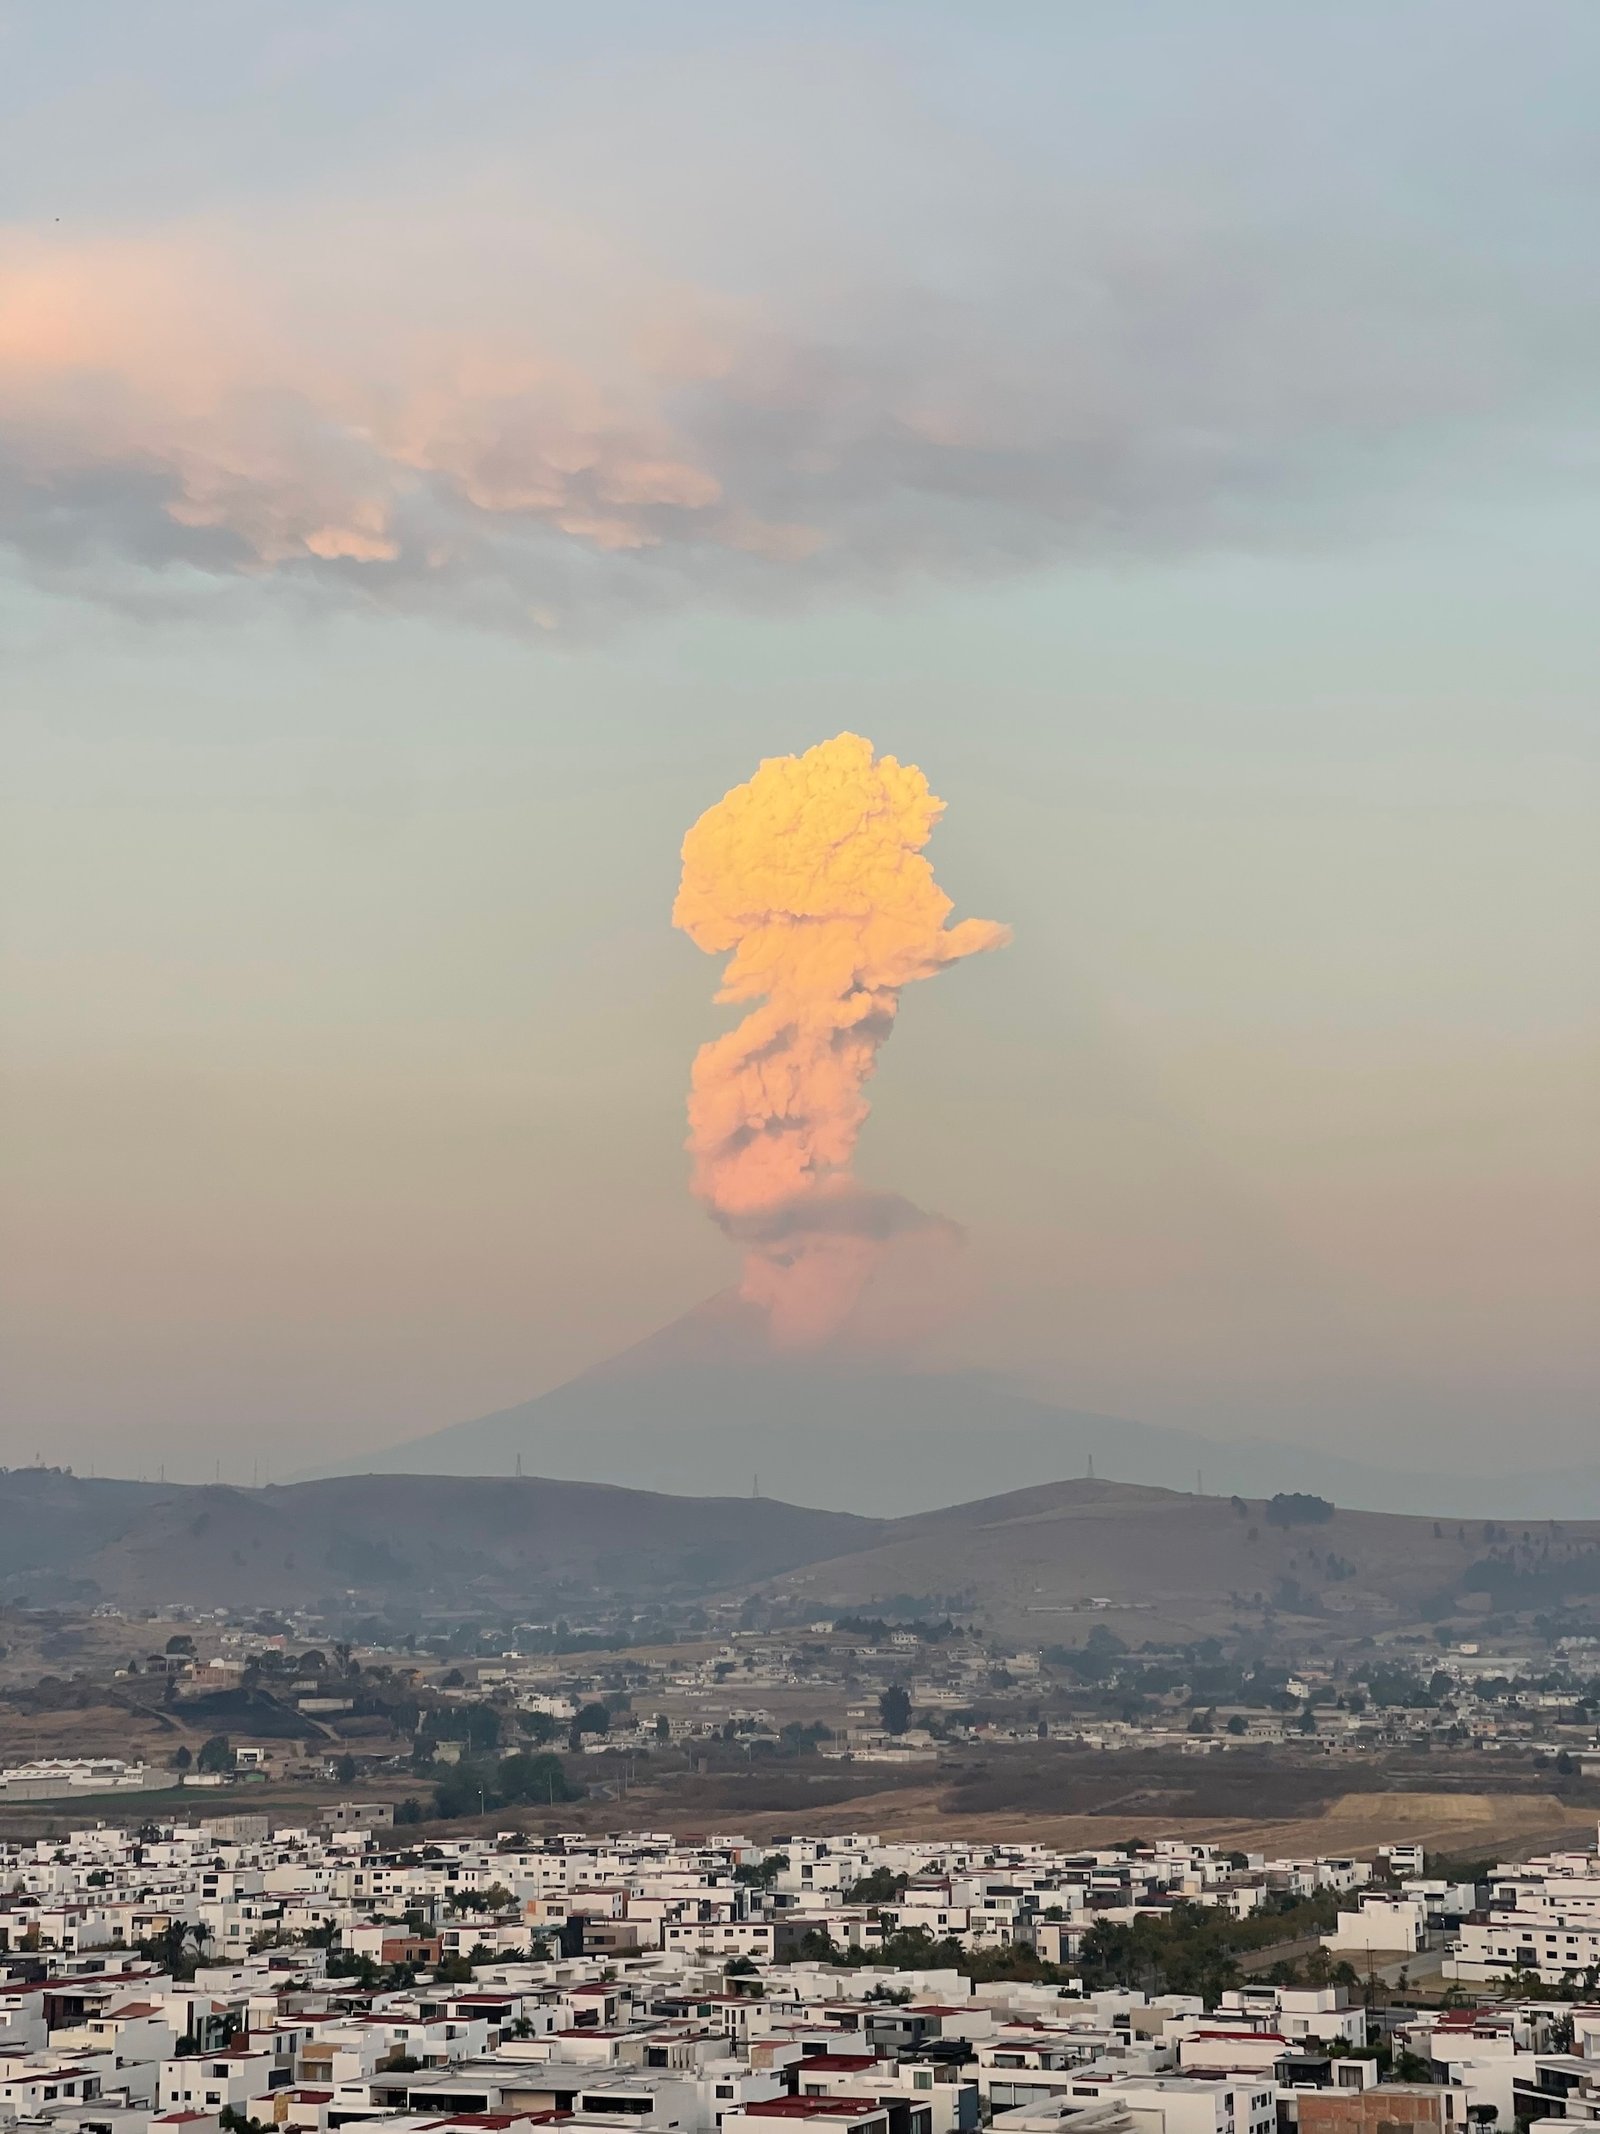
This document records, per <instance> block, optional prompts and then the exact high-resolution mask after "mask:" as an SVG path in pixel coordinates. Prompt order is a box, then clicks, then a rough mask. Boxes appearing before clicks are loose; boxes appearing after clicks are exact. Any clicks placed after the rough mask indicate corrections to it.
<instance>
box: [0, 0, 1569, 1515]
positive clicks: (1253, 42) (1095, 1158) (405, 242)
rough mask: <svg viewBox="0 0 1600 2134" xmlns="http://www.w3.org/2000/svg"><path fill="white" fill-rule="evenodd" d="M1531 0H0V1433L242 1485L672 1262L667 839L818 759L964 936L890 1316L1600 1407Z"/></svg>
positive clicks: (1268, 1433) (1348, 1410)
mask: <svg viewBox="0 0 1600 2134" xmlns="http://www.w3.org/2000/svg"><path fill="white" fill-rule="evenodd" d="M1597 60H1600V16H1597V15H1596V13H1595V12H1594V10H1593V9H1592V8H1590V7H1589V6H1587V5H1585V4H1584V0H1570V4H1559V0H1529V4H1527V5H1524V6H1521V7H1518V8H1515V9H1511V8H1506V7H1504V6H1502V5H1493V6H1489V5H1480V4H1478V0H1438V4H1425V0H1400V4H1398V5H1396V4H1393V0H1390V4H1386V5H1383V6H1376V5H1363V4H1360V0H1356V4H1352V5H1348V6H1345V7H1341V8H1339V9H1337V10H1334V9H1324V10H1312V9H1298V8H1296V9H1285V8H1282V7H1278V6H1271V5H1266V4H1262V5H1249V4H1242V0H1218V4H1216V5H1213V6H1210V7H1207V8H1203V9H1198V8H1194V7H1192V6H1189V5H1186V4H1182V0H1178V4H1162V0H1150V4H1145V5H1140V6H1138V7H1128V6H1127V5H1126V4H1125V0H1104V4H1098V0H1074V4H1072V5H1068V6H1061V5H1055V4H1052V5H1045V4H1038V5H1021V4H1006V0H998V4H996V5H993V6H990V7H987V8H984V9H981V10H980V9H973V8H968V7H954V6H943V5H940V4H937V0H917V4H914V5H913V4H904V5H902V4H897V0H855V4H853V5H850V6H842V5H836V4H829V0H811V4H808V5H804V6H801V5H798V4H788V0H770V4H759V5H756V6H753V7H752V6H750V5H748V4H745V5H742V6H737V7H735V6H733V5H726V6H724V5H720V4H713V0H681V4H679V5H677V6H675V7H672V8H663V7H660V6H654V5H626V4H622V0H616V4H610V0H594V4H593V5H590V6H588V7H585V8H581V9H573V8H557V7H554V6H546V5H542V4H539V0H519V4H516V5H512V4H510V0H505V4H498V0H475V4H474V0H466V4H464V5H462V6H460V7H458V8H456V9H453V10H451V11H450V12H449V14H448V16H446V15H445V14H444V13H442V12H441V11H440V10H439V9H437V8H436V7H432V6H423V5H414V4H411V0H381V4H379V0H355V4H346V0H317V4H316V5H301V4H298V0H271V4H267V0H261V4H254V0H238V4H235V5H230V6H228V7H226V8H218V7H216V6H215V5H213V4H210V0H205V4H202V0H192V4H180V0H151V4H150V5H147V6H144V7H141V8H138V9H129V8H127V7H125V6H122V5H119V4H116V0H57V4H56V5H54V6H52V7H50V8H48V9H45V8H37V7H29V6H26V5H9V6H8V5H5V4H3V0H0V1076H3V1085H4V1086H3V1090H0V1171H3V1176H0V1344H3V1381H0V1461H9V1462H11V1463H13V1464H17V1463H22V1462H26V1461H30V1460H33V1459H35V1458H44V1459H47V1460H52V1461H70V1462H72V1463H73V1464H75V1465H76V1466H77V1467H78V1468H80V1469H88V1468H91V1467H93V1468H95V1469H97V1471H100V1472H121V1473H129V1474H134V1473H146V1474H154V1473H156V1472H158V1471H162V1470H164V1471H165V1472H167V1473H168V1474H169V1475H173V1476H177V1475H183V1476H195V1477H198V1476H206V1475H210V1474H213V1473H220V1474H221V1475H223V1476H224V1477H225V1478H229V1479H233V1480H248V1479H250V1478H251V1476H252V1475H258V1476H264V1475H268V1474H272V1475H278V1476H281V1475H284V1474H287V1473H289V1472H292V1471H294V1470H295V1469H296V1468H298V1467H300V1466H304V1465H306V1464H308V1463H310V1462H313V1461H323V1462H325V1461H327V1460H328V1459H330V1458H332V1457H343V1456H346V1455H348V1454H351V1453H354V1452H356V1451H358V1450H360V1449H362V1448H365V1447H379V1446H384V1445H387V1444H390V1443H392V1442H394V1441H395V1440H397V1439H401V1438H405V1437H409V1436H413V1435H416V1434H419V1433H420V1432H422V1431H425V1430H427V1429H430V1428H433V1427H437V1426H442V1425H444V1424H447V1423H450V1422H454V1421H457V1420H460V1419H462V1418H464V1417H467V1416H470V1415H473V1414H477V1413H481V1412H485V1411H488V1410H491V1409H494V1408H497V1407H502V1406H505V1405H507V1404H509V1403H511V1402H514V1401H517V1400H520V1399H524V1398H526V1397H528V1396H529V1395H531V1394H533V1393H536V1392H538V1391H540V1390H542V1389H543V1388H545V1387H547V1386H550V1385H553V1384H555V1383H557V1382H559V1381H560V1380H561V1379H562V1378H564V1377H566V1376H567V1375H569V1374H570V1373H571V1372H573V1371H575V1370H579V1369H581V1368H583V1367H584V1366H586V1365H587V1364H589V1363H592V1362H594V1361H596V1360H598V1359H600V1358H603V1357H605V1356H606V1355H608V1354H610V1353H611V1352H613V1351H614V1350H616V1349H618V1348H619V1347H621V1346H623V1345H625V1344H626V1343H628V1342H630V1341H633V1340H636V1339H638V1338H639V1337H641V1336H642V1335H644V1334H646V1333H648V1332H649V1331H650V1330H651V1329H652V1328H654V1327H656V1326H658V1325H661V1324H663V1323H664V1322H666V1321H668V1320H670V1319H671V1318H672V1317H673V1316H674V1315H675V1314H677V1313H679V1312H681V1311H683V1310H685V1309H687V1308H689V1307H690V1306H692V1305H693V1304H694V1303H696V1302H697V1301H698V1300H700V1299H701V1298H703V1297H705V1296H706V1295H708V1294H710V1293H711V1292H713V1291H715V1290H716V1289H718V1288H719V1287H721V1286H723V1285H724V1284H726V1283H727V1282H728V1281H729V1280H731V1279H733V1277H734V1273H735V1267H736V1256H735V1254H734V1252H733V1251H732V1249H731V1247H730V1245H729V1242H728V1240H727V1239H726V1238H725V1237H724V1236H722V1235H721V1234H720V1233H719V1231H718V1230H717V1228H716V1227H715V1226H714V1225H713V1224H711V1223H710V1222H708V1221H707V1220H706V1218H705V1215H704V1212H703V1211H702V1210H701V1209H700V1208H698V1207H697V1206H696V1205H695V1203H694V1201H693V1200H692V1199H691V1197H690V1195H689V1192H688V1190H687V1186H688V1160H687V1158H686V1156H685V1153H684V1149H683V1140H684V1133H685V1121H684V1102H685V1095H686V1090H687V1085H688V1076H689V1067H690V1062H691V1060H692V1057H693V1055H694V1052H695V1049H696V1047H697V1045H698V1044H700V1043H701V1042H702V1041H703V1040H704V1039H706V1038H708V1037H710V1036H714V1035H715V1034H716V1033H717V1032H718V1031H719V1030H722V1029H725V1028H726V1027H727V1026H728V1014H727V1011H726V1010H724V1009H719V1008H717V1007H715V1006H714V1005H713V1002H712V993H713V990H714V986H715V982H716V970H715V966H714V964H713V963H711V962H710V961H708V960H707V958H706V957H704V956H703V955H702V954H701V953H700V952H699V951H698V950H697V949H696V948H695V947H694V945H693V944H692V942H690V941H689V940H687V939H686V938H684V936H683V935H682V934H681V933H676V932H674V931H673V928H672V926H671V923H670V914H671V909H672V903H673V897H674V892H675V889H676V885H677V879H678V864H679V861H678V854H679V846H680V843H681V841H682V838H683V835H684V833H685V831H686V830H687V829H688V827H689V825H690V824H691V823H692V822H694V821H695V819H696V818H697V817H698V816H699V815H700V814H701V813H702V812H703V811H704V810H705V809H706V808H708V807H709V806H711V805H712V804H713V803H714V802H716V801H717V800H718V798H719V797H720V796H721V795H722V794H723V793H724V792H725V791H726V790H727V789H728V788H729V787H730V786H732V785H735V784H737V783H738V782H740V781H742V780H744V779H746V778H748V777H749V776H750V775H751V774H752V773H753V772H754V770H755V769H756V766H757V764H758V763H759V762H760V761H761V760H762V759H763V758H765V757H769V756H774V755H782V754H786V753H789V752H792V751H799V750H803V749H805V748H808V747H810V746H811V745H812V744H814V743H816V742H818V741H821V740H824V739H826V738H828V737H829V736H831V735H833V734H836V733H838V732H839V731H841V730H843V729H846V728H848V729H852V730H854V731H856V732H858V733H861V734H864V735H867V736H869V737H870V738H871V739H872V740H873V741H874V742H875V743H876V744H877V745H878V746H879V748H880V749H883V750H886V751H891V752H893V753H894V754H896V755H897V756H899V757H901V758H902V759H903V760H905V761H908V762H912V763H915V764H918V765H920V766H921V767H922V769H923V770H924V771H925V772H926V774H927V777H928V779H929V781H930V782H931V784H932V786H933V789H934V791H935V792H936V793H938V794H939V795H940V796H941V797H942V798H943V799H944V800H945V801H946V802H947V804H948V812H947V814H946V816H945V818H944V820H943V822H942V823H941V825H940V827H939V828H938V830H937V831H936V833H935V836H934V840H933V844H932V846H931V848H930V857H931V858H932V860H933V862H934V866H935V870H936V873H937V875H938V878H939V881H940V883H941V885H942V886H943V888H944V889H945V890H946V891H947V893H948V894H949V895H950V896H951V897H952V898H953V899H954V903H955V909H956V915H957V917H958V918H962V917H966V916H969V915H972V914H978V915H981V916H983V917H984V918H986V919H994V920H996V921H999V922H1003V923H1005V924H1008V925H1009V926H1010V927H1011V929H1012V930H1013V935H1014V939H1013V940H1012V942H1011V945H1010V946H1009V947H1007V948H1006V949H1005V951H1004V953H1003V954H998V955H993V956H982V957H977V958H974V959H973V960H972V961H971V962H970V963H969V964H966V965H964V966H963V967H961V968H959V969H956V970H951V971H949V972H947V973H945V974H943V975H942V976H941V977H940V979H939V982H938V983H937V984H931V985H926V986H916V987H912V988H911V989H909V991H908V992H907V994H906V997H905V999H904V1002H903V1004H902V1008H901V1013H900V1019H899V1025H898V1028H897V1029H896V1032H895V1035H894V1037H893V1041H892V1043H890V1044H889V1045H887V1046H886V1047H885V1048H884V1051H883V1055H882V1058H881V1062H880V1064H879V1067H878V1071H877V1075H876V1078H875V1080H874V1082H873V1084H872V1088H871V1096H872V1102H873V1112H872V1116H871V1118H870V1120H869V1122H868V1123H867V1126H866V1128H865V1131H864V1132H863V1134H862V1136H861V1141H860V1147H859V1152H858V1166H857V1167H858V1171H859V1174H860V1176H861V1177H862V1179H863V1180H865V1181H867V1182H868V1183H869V1184H870V1185H871V1187H872V1188H873V1189H874V1190H879V1191H882V1192H884V1193H892V1194H900V1195H904V1196H906V1197H907V1198H908V1199H910V1200H912V1201H914V1202H915V1203H916V1204H917V1205H918V1206H921V1207H925V1208H931V1209H935V1210H937V1211H938V1212H939V1213H940V1214H941V1215H942V1216H944V1217H948V1218H949V1219H950V1220H951V1221H952V1222H953V1223H956V1224H959V1225H960V1226H961V1229H962V1231H963V1233H964V1238H965V1242H964V1245H963V1248H962V1252H961V1256H960V1257H961V1278H960V1284H959V1288H960V1303H959V1308H956V1309H952V1311H951V1313H950V1315H949V1321H948V1324H946V1325H945V1326H944V1327H943V1328H942V1330H941V1332H940V1333H939V1335H938V1337H937V1338H936V1339H935V1338H932V1337H930V1338H929V1340H928V1342H927V1347H926V1355H925V1356H924V1357H922V1358H920V1359H919V1360H925V1361H928V1362H933V1363H937V1362H941V1361H957V1360H961V1361H971V1362H978V1363H982V1364H987V1365H991V1366H994V1367H997V1368H1001V1369H1005V1370H1008V1371H1013V1372H1016V1373H1018V1374H1020V1375H1021V1376H1023V1377H1025V1378H1026V1379H1027V1380H1028V1381H1029V1382H1030V1383H1034V1384H1037V1385H1039V1386H1042V1387H1045V1388H1048V1389H1049V1390H1051V1391H1052V1392H1054V1393H1057V1394H1059V1395H1060V1396H1061V1397H1062V1398H1063V1399H1067V1400H1069V1401H1071V1402H1072V1404H1074V1405H1076V1406H1079V1407H1084V1408H1093V1409H1097V1410H1099V1411H1102V1412H1106V1413H1112V1414H1127V1415H1137V1416H1140V1417H1143V1418H1145V1419H1147V1420H1150V1421H1157V1422H1166V1423H1173V1424H1178V1425H1184V1426H1189V1427H1193V1428H1196V1429H1201V1430H1204V1431H1205V1432H1207V1433H1209V1434H1211V1435H1214V1436H1222V1437H1253V1436H1265V1437H1270V1438H1274V1439H1278V1440H1282V1441H1306V1440H1309V1439H1311V1438H1313V1437H1316V1436H1318V1435H1328V1434H1331V1435H1332V1436H1333V1437H1334V1438H1335V1439H1336V1440H1337V1442H1338V1444H1339V1446H1340V1448H1341V1449H1342V1450H1345V1451H1348V1452H1351V1453H1356V1454H1359V1455H1361V1456H1363V1457H1367V1458H1373V1459H1378V1460H1389V1461H1391V1462H1393V1463H1394V1464H1395V1465H1398V1466H1407V1467H1416V1466H1418V1465H1419V1464H1421V1463H1424V1462H1426V1461H1429V1460H1444V1461H1454V1462H1459V1463H1461V1464H1462V1465H1464V1466H1467V1467H1471V1468H1476V1469H1482V1470H1486V1471H1492V1470H1495V1469H1500V1468H1506V1467H1511V1466H1527V1465H1530V1464H1531V1465H1548V1466H1556V1465H1560V1464H1564V1463H1567V1462H1571V1461H1576V1460H1581V1459H1587V1458H1588V1457H1589V1456H1590V1455H1591V1453H1592V1450H1593V1447H1594V1444H1595V1437H1596V1424H1597V1422H1600V1312H1597V1311H1596V1309H1595V1299H1596V1296H1597V1293H1600V1192H1597V1188H1600V983H1597V974H1600V836H1597V835H1596V827H1597V803H1600V707H1597V664H1600V663H1597V658H1596V650H1595V633H1594V627H1593V609H1594V594H1593V557H1594V556H1595V554H1596V553H1597V552H1600V495H1597V484H1596V474H1597V469H1600V426H1597V415H1600V366H1597V364H1596V361H1595V347H1596V326H1597V323H1600V319H1597V314H1600V299H1597V295H1596V291H1597V289H1600V278H1597V274H1596V268H1597V266H1600V221H1597V219H1596V217H1595V216H1594V213H1593V200H1594V196H1595V181H1596V178H1597V176H1600V129H1597V127H1596V124H1595V119H1594V108H1593V95H1592V82H1593V79H1594V67H1595V63H1596V61H1597Z"/></svg>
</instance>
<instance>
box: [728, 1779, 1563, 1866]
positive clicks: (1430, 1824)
mask: <svg viewBox="0 0 1600 2134" xmlns="http://www.w3.org/2000/svg"><path fill="white" fill-rule="evenodd" d="M942 1798H943V1795H942V1791H941V1789H939V1788H936V1787H933V1786H928V1787H924V1788H911V1787H906V1788H904V1789H902V1790H901V1791H899V1792H897V1793H893V1794H882V1793H879V1794H869V1795H866V1796H865V1797H863V1798H861V1799H860V1800H858V1801H855V1802H850V1801H841V1802H835V1803H834V1804H833V1805H832V1806H830V1807H829V1809H828V1810H827V1811H826V1813H825V1814H824V1815H823V1816H821V1817H818V1818H815V1819H813V1820H810V1821H808V1823H807V1826H806V1827H807V1828H819V1829H833V1830H841V1831H842V1830H871V1831H876V1832H878V1833H879V1834H880V1835H882V1836H884V1837H903V1838H955V1837H961V1838H1012V1839H1023V1840H1027V1841H1029V1842H1031V1843H1034V1844H1045V1845H1060V1846H1064V1847H1072V1846H1100V1845H1106V1844H1108V1843H1110V1842H1112V1841H1113V1840H1114V1839H1116V1838H1141V1837H1143V1838H1157V1837H1169V1838H1171V1837H1186V1838H1194V1839H1200V1840H1207V1841H1210V1842H1213V1843H1220V1844H1227V1845H1233V1846H1237V1847H1238V1848H1239V1849H1240V1850H1241V1851H1244V1852H1263V1851H1264V1852H1271V1853H1274V1854H1278V1855H1283V1854H1290V1855H1294V1854H1302V1853H1303V1854H1311V1853H1322V1854H1340V1853H1358V1854H1364V1855H1367V1856H1369V1857H1370V1855H1371V1854H1372V1853H1373V1852H1374V1851H1375V1850H1376V1848H1377V1847H1378V1846H1379V1845H1380V1844H1384V1843H1388V1842H1391V1841H1393V1842H1401V1843H1408V1844H1416V1843H1419V1842H1420V1843H1421V1844H1423V1845H1425V1846H1426V1847H1427V1848H1428V1850H1429V1851H1430V1852H1443V1853H1450V1854H1453V1855H1456V1856H1460V1857H1466V1856H1472V1857H1481V1856H1484V1855H1487V1854H1490V1853H1496V1854H1502V1853H1503V1854H1505V1855H1507V1856H1508V1857H1523V1856H1525V1855H1527V1854H1528V1853H1530V1852H1537V1851H1539V1850H1541V1849H1542V1848H1544V1847H1546V1846H1550V1845H1557V1844H1561V1843H1564V1842H1567V1841H1569V1840H1574V1839H1581V1840H1583V1841H1584V1842H1586V1843H1592V1842H1593V1840H1594V1836H1595V1819H1594V1817H1593V1816H1592V1815H1590V1814H1588V1813H1586V1812H1585V1811H1582V1810H1579V1809H1574V1808H1573V1807H1572V1806H1571V1805H1570V1804H1568V1803H1564V1802H1562V1801H1560V1800H1558V1799H1557V1798H1556V1797H1555V1795H1554V1794H1551V1793H1346V1794H1344V1795H1342V1796H1341V1797H1340V1798H1338V1799H1337V1800H1334V1801H1332V1802H1330V1803H1329V1804H1328V1806H1327V1807H1326V1808H1324V1809H1322V1810H1320V1811H1319V1812H1318V1813H1316V1814H1313V1815H1306V1816H1299V1817H1295V1818H1293V1819H1289V1820H1283V1819H1279V1820H1271V1819H1260V1820H1252V1819H1251V1818H1249V1817H1205V1816H1194V1817H1186V1816H1185V1817H1176V1818H1175V1817H1172V1816H1165V1815H1161V1816H1140V1815H1136V1814H1129V1815H1126V1816H1116V1817H1112V1816H1106V1815H1038V1814H1033V1813H1020V1814H1019V1813H1016V1812H1010V1813H1007V1812H1005V1811H1003V1810H1002V1811H999V1812H996V1813H995V1814H992V1815H982V1816H974V1815H963V1814H959V1813H957V1814H951V1813H949V1812H947V1811H946V1810H945V1809H944V1808H943V1807H942V1806H941V1801H942ZM797 1820H798V1818H797V1817H796V1816H795V1815H793V1814H792V1813H791V1814H789V1815H787V1816H785V1815H756V1816H751V1817H748V1818H746V1819H745V1820H744V1821H743V1822H741V1823H740V1824H739V1826H738V1827H739V1828H741V1829H745V1830H748V1832H749V1835H750V1836H752V1837H758V1838H759V1837H775V1836H781V1835H782V1834H783V1833H784V1832H785V1831H787V1830H792V1829H793V1828H794V1827H795V1825H796V1822H797Z"/></svg>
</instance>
